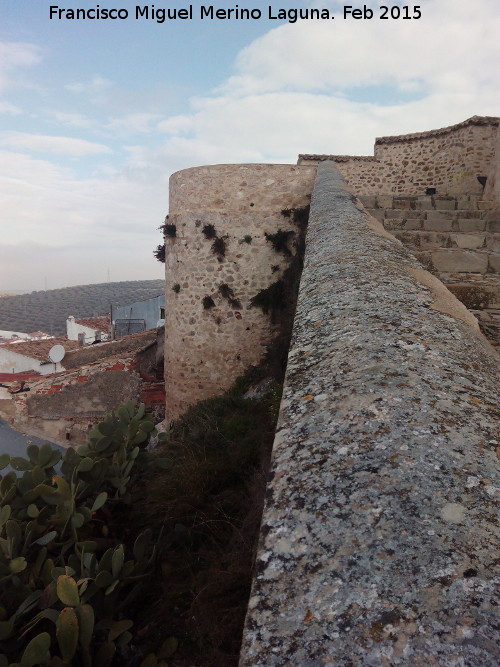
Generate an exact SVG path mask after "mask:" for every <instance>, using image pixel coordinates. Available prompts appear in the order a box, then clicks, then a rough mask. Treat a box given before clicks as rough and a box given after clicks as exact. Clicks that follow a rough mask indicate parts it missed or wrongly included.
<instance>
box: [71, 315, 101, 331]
mask: <svg viewBox="0 0 500 667" xmlns="http://www.w3.org/2000/svg"><path fill="white" fill-rule="evenodd" d="M75 322H76V323H77V324H81V325H82V326H83V327H89V329H94V330H95V331H103V332H105V331H108V329H109V315H102V316H101V317H84V318H81V319H78V320H75Z"/></svg>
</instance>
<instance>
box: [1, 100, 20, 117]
mask: <svg viewBox="0 0 500 667" xmlns="http://www.w3.org/2000/svg"><path fill="white" fill-rule="evenodd" d="M0 113H8V114H11V115H12V116H18V115H19V114H20V113H22V111H21V109H20V108H19V107H16V106H15V105H14V104H10V103H9V102H0Z"/></svg>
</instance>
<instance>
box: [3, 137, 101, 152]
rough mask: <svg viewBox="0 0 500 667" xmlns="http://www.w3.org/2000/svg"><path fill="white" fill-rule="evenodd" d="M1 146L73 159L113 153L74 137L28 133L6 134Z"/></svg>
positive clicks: (98, 145)
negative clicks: (67, 156) (66, 156)
mask: <svg viewBox="0 0 500 667" xmlns="http://www.w3.org/2000/svg"><path fill="white" fill-rule="evenodd" d="M0 144H1V145H3V146H5V147H7V148H13V149H15V150H27V151H35V152H41V153H57V154H59V155H69V156H71V157H82V156H85V155H97V154H102V153H112V150H111V149H110V148H109V147H108V146H104V145H103V144H96V143H93V142H91V141H87V140H86V139H74V138H72V137H51V136H47V135H43V134H29V133H27V132H4V133H2V134H1V135H0Z"/></svg>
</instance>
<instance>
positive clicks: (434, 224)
mask: <svg viewBox="0 0 500 667" xmlns="http://www.w3.org/2000/svg"><path fill="white" fill-rule="evenodd" d="M423 227H424V229H425V230H426V231H432V232H451V230H452V229H453V220H450V219H448V218H434V219H433V220H424V225H423Z"/></svg>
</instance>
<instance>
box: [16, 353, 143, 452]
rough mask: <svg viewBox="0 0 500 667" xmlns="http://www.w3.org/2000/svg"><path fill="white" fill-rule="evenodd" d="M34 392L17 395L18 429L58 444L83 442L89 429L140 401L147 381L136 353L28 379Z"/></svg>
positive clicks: (31, 390) (74, 444) (30, 388)
mask: <svg viewBox="0 0 500 667" xmlns="http://www.w3.org/2000/svg"><path fill="white" fill-rule="evenodd" d="M27 385H28V386H29V391H28V392H26V393H21V394H16V395H15V396H12V400H11V403H12V404H13V406H14V409H13V410H12V409H11V412H12V414H10V415H9V419H10V422H11V423H12V425H13V426H14V428H16V429H18V430H20V431H23V432H25V433H29V434H31V435H36V436H39V437H41V438H47V439H48V440H50V441H51V442H55V443H57V444H59V445H63V446H64V445H73V446H76V445H81V444H84V443H85V442H86V440H87V434H88V431H89V429H90V428H91V427H92V426H93V425H94V424H97V423H99V422H100V421H102V419H103V418H104V417H105V416H106V414H107V413H108V412H110V411H111V410H113V409H114V408H116V407H118V406H119V405H121V404H122V403H124V402H125V401H128V400H132V401H134V402H135V403H138V402H139V399H140V395H141V389H142V381H141V378H140V376H139V374H138V373H137V372H136V360H135V354H134V353H133V352H128V353H124V354H122V355H121V356H116V357H108V358H107V359H104V360H100V361H98V362H95V363H93V364H90V365H88V366H81V367H80V368H78V369H77V370H74V371H67V372H64V373H55V374H53V375H50V376H46V377H44V378H42V379H40V380H29V382H28V383H27Z"/></svg>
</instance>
